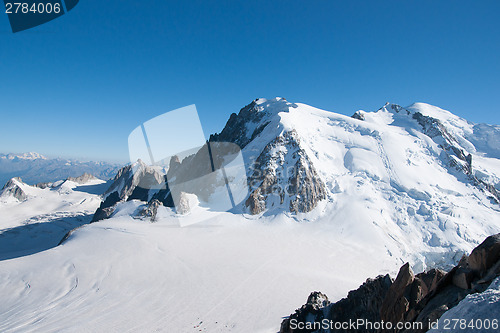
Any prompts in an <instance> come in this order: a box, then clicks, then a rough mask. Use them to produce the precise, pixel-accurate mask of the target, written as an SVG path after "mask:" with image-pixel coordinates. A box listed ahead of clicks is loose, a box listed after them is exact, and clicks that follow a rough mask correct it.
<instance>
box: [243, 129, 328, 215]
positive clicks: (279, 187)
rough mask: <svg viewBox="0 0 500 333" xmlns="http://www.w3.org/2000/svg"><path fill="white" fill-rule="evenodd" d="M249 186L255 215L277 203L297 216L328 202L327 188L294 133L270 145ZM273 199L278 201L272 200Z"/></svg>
mask: <svg viewBox="0 0 500 333" xmlns="http://www.w3.org/2000/svg"><path fill="white" fill-rule="evenodd" d="M249 186H250V188H251V193H250V196H249V197H248V199H247V200H246V202H245V205H246V207H247V208H248V210H249V211H250V213H251V214H259V213H261V212H263V211H264V210H266V209H269V208H272V207H270V205H272V204H274V202H277V203H278V204H279V205H284V206H285V207H286V206H288V208H289V210H290V211H291V212H294V213H298V212H309V211H311V210H312V209H314V208H315V207H316V205H317V204H318V202H319V201H320V200H323V199H325V198H326V186H325V184H324V183H323V181H322V180H321V179H320V178H319V176H318V174H317V172H316V170H315V168H314V166H313V164H312V162H311V160H310V159H309V157H308V156H307V154H306V152H305V151H304V150H303V149H302V148H301V147H300V140H299V138H298V135H297V133H296V132H295V131H294V130H292V131H287V132H284V133H282V134H281V135H279V136H278V137H277V138H276V139H274V140H273V141H271V142H270V143H269V144H267V146H266V147H265V148H264V150H263V151H262V153H261V154H260V156H259V157H258V158H257V160H256V161H255V163H254V167H253V173H252V174H251V175H250V177H249ZM272 196H274V197H275V200H268V198H269V199H271V198H270V197H272Z"/></svg>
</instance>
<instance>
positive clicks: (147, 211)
mask: <svg viewBox="0 0 500 333" xmlns="http://www.w3.org/2000/svg"><path fill="white" fill-rule="evenodd" d="M160 206H161V202H160V201H159V200H157V199H154V200H151V201H150V202H148V204H147V205H146V207H144V208H143V209H142V210H141V211H140V212H139V214H138V215H139V217H141V218H149V219H150V220H151V222H155V221H156V214H157V212H158V207H160Z"/></svg>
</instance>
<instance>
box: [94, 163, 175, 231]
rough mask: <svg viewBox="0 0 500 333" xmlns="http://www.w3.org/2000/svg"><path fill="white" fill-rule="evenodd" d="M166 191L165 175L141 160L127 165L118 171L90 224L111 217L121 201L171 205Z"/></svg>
mask: <svg viewBox="0 0 500 333" xmlns="http://www.w3.org/2000/svg"><path fill="white" fill-rule="evenodd" d="M167 189H168V188H167V185H166V181H165V175H164V174H162V173H161V171H159V170H158V168H154V167H150V166H147V165H146V164H145V163H144V162H142V161H141V160H139V161H137V162H136V163H134V164H132V165H127V166H125V167H123V168H122V169H120V170H119V171H118V173H117V175H116V177H115V178H114V181H113V183H112V184H111V186H110V187H109V189H108V190H107V191H106V192H105V193H104V195H103V199H104V200H103V202H102V203H101V205H100V207H99V208H98V209H97V211H96V212H95V214H94V217H93V219H92V222H96V221H100V220H104V219H107V218H109V217H111V215H112V214H113V213H114V211H115V205H116V204H117V203H118V202H122V201H130V200H139V201H144V202H148V203H149V202H150V201H152V200H158V201H159V202H161V203H162V204H164V205H167V204H170V203H173V200H172V198H171V196H170V192H168V190H167ZM162 190H163V191H162ZM165 190H167V191H165ZM172 206H173V204H172Z"/></svg>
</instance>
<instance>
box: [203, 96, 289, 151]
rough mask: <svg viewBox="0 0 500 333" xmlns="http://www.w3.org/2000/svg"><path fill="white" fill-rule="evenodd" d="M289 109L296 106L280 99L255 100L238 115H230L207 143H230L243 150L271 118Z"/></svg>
mask: <svg viewBox="0 0 500 333" xmlns="http://www.w3.org/2000/svg"><path fill="white" fill-rule="evenodd" d="M291 107H296V105H295V104H293V103H289V102H288V101H287V100H286V99H285V98H282V97H276V98H273V99H265V98H257V99H255V100H254V101H252V102H251V103H250V104H248V105H247V106H245V107H244V108H242V109H241V110H240V112H239V113H238V114H236V113H232V114H231V116H230V117H229V120H228V121H227V123H226V126H225V127H224V129H223V130H222V131H221V132H220V133H219V134H213V135H211V136H210V140H209V141H211V142H213V141H219V142H231V143H235V144H237V145H238V146H240V148H242V149H243V148H245V146H246V145H247V144H248V143H249V142H250V141H252V140H253V139H254V138H255V137H257V136H258V135H259V134H260V133H261V132H262V130H263V129H264V128H265V127H266V126H267V125H268V124H269V123H270V121H271V119H272V118H274V117H276V116H277V115H278V113H280V112H288V111H289V109H290V108H291Z"/></svg>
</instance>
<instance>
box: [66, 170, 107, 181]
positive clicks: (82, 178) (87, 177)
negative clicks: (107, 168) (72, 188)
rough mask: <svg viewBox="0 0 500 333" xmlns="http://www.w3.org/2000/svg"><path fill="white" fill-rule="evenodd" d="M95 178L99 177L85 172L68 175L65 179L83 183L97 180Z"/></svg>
mask: <svg viewBox="0 0 500 333" xmlns="http://www.w3.org/2000/svg"><path fill="white" fill-rule="evenodd" d="M97 179H99V178H97V177H95V176H94V175H91V174H90V173H87V172H85V173H84V174H83V175H81V176H79V177H68V179H67V180H69V181H71V182H75V183H78V184H85V183H88V182H89V181H91V180H97Z"/></svg>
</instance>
